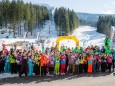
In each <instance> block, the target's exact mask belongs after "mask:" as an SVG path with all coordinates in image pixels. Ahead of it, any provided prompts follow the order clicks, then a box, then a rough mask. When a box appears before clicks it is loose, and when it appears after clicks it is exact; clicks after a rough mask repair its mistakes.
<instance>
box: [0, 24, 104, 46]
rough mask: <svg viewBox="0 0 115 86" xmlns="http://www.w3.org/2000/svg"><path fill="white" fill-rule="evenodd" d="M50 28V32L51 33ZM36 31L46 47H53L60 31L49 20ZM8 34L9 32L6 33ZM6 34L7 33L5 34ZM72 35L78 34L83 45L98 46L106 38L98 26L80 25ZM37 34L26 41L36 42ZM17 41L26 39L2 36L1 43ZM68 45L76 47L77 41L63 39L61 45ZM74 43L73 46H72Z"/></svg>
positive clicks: (101, 44)
mask: <svg viewBox="0 0 115 86" xmlns="http://www.w3.org/2000/svg"><path fill="white" fill-rule="evenodd" d="M49 29H50V33H49ZM33 32H34V33H36V32H39V33H40V39H44V40H45V42H44V47H45V48H46V47H51V46H52V42H54V45H56V39H57V37H58V36H57V34H58V32H57V31H56V30H55V26H54V25H51V22H47V24H46V25H45V26H44V28H43V29H41V30H39V29H37V30H35V31H33ZM6 34H7V33H6ZM4 35H5V34H4ZM71 36H76V37H77V38H78V39H79V40H80V46H82V47H87V46H89V45H97V46H103V41H104V39H105V35H104V34H100V33H98V32H96V28H94V27H91V26H79V27H78V28H77V29H76V30H75V31H74V32H73V33H72V34H71ZM36 38H37V37H35V36H33V37H32V38H26V40H25V41H28V42H30V43H35V42H36ZM16 41H24V39H23V38H9V39H6V38H2V37H1V39H0V45H1V44H2V43H3V42H4V43H5V44H11V43H14V42H16ZM65 44H66V46H67V47H71V48H72V47H74V46H75V43H74V42H73V41H71V40H70V41H68V40H65V41H63V40H62V41H61V42H60V45H65ZM72 45H73V46H72Z"/></svg>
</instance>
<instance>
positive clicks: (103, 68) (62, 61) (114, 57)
mask: <svg viewBox="0 0 115 86" xmlns="http://www.w3.org/2000/svg"><path fill="white" fill-rule="evenodd" d="M106 42H107V41H106V39H105V47H104V46H103V47H102V48H100V47H98V46H88V47H87V48H85V49H84V48H82V47H81V48H80V49H78V48H77V47H76V48H74V49H69V48H67V47H64V46H62V47H61V48H60V50H58V49H57V48H54V47H52V48H46V50H42V51H37V50H35V49H34V48H33V46H32V48H31V49H30V50H28V51H27V50H18V49H14V50H13V49H11V50H10V51H8V50H7V49H6V47H3V50H2V51H0V73H11V74H16V73H18V74H19V76H20V77H21V76H22V74H25V76H33V75H36V76H46V75H65V74H66V75H71V74H82V73H95V72H97V73H98V72H99V73H104V72H110V73H111V72H112V69H113V70H114V67H115V50H114V49H110V47H109V46H108V43H106ZM106 47H107V48H106Z"/></svg>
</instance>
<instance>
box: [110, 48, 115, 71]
mask: <svg viewBox="0 0 115 86" xmlns="http://www.w3.org/2000/svg"><path fill="white" fill-rule="evenodd" d="M111 54H112V57H113V64H112V65H113V70H114V68H115V50H114V49H112V50H111Z"/></svg>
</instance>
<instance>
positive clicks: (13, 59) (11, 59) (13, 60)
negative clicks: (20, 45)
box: [9, 55, 16, 63]
mask: <svg viewBox="0 0 115 86" xmlns="http://www.w3.org/2000/svg"><path fill="white" fill-rule="evenodd" d="M9 57H10V58H9V59H10V63H16V59H15V58H13V56H12V55H9Z"/></svg>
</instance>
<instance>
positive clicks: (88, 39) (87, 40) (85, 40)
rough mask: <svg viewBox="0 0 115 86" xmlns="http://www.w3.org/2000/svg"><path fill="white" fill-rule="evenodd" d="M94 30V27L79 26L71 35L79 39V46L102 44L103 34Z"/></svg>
mask: <svg viewBox="0 0 115 86" xmlns="http://www.w3.org/2000/svg"><path fill="white" fill-rule="evenodd" d="M96 30H97V29H96V28H94V27H91V26H80V27H79V28H77V29H76V30H75V31H74V32H73V34H72V35H73V36H76V37H77V38H78V39H79V40H80V45H81V46H89V45H97V46H103V43H104V39H105V35H104V34H101V33H98V32H97V31H96Z"/></svg>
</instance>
